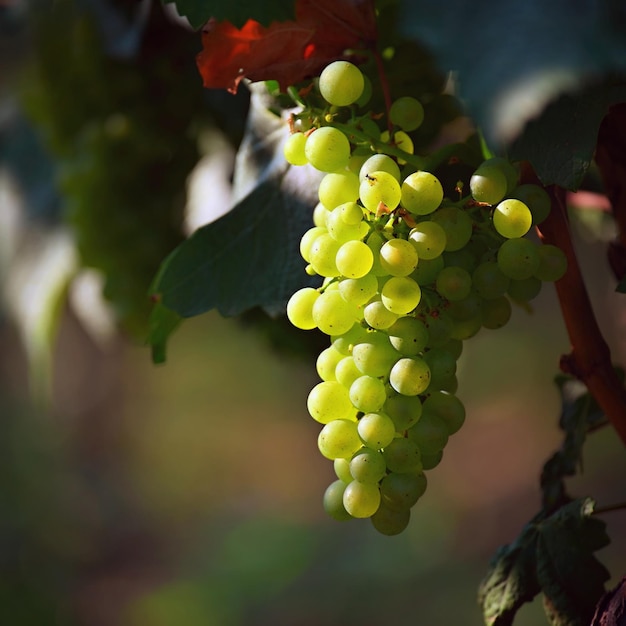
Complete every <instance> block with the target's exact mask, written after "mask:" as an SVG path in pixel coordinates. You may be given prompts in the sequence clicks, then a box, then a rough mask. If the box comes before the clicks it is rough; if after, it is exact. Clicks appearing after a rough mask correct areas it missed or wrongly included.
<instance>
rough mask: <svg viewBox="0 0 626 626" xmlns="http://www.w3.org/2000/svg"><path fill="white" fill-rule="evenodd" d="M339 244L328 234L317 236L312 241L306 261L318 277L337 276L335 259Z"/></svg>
mask: <svg viewBox="0 0 626 626" xmlns="http://www.w3.org/2000/svg"><path fill="white" fill-rule="evenodd" d="M340 246H341V244H340V243H339V242H338V241H337V240H336V239H334V238H333V237H331V236H330V235H329V234H328V233H324V234H321V235H319V236H318V237H316V238H315V239H314V240H313V243H312V244H311V247H310V249H309V251H308V257H309V258H308V259H305V261H306V260H308V261H309V263H310V264H311V266H312V267H313V269H314V270H315V273H316V274H319V275H320V276H327V277H331V278H332V277H333V276H339V270H338V269H337V264H336V262H335V259H336V258H337V252H339V247H340Z"/></svg>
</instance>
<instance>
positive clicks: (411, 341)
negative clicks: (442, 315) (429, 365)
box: [387, 317, 428, 356]
mask: <svg viewBox="0 0 626 626" xmlns="http://www.w3.org/2000/svg"><path fill="white" fill-rule="evenodd" d="M387 332H388V334H389V341H390V343H391V345H392V346H393V347H394V348H395V349H396V350H397V351H398V352H399V353H400V354H402V356H415V355H417V354H419V353H420V352H422V351H423V350H424V348H425V347H426V344H427V343H428V330H427V329H426V326H425V325H424V323H423V322H422V321H420V320H418V319H416V318H414V317H401V318H400V319H398V321H397V322H395V323H394V324H393V325H392V326H390V327H389V328H388V330H387Z"/></svg>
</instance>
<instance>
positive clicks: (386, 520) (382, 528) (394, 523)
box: [370, 502, 411, 537]
mask: <svg viewBox="0 0 626 626" xmlns="http://www.w3.org/2000/svg"><path fill="white" fill-rule="evenodd" d="M370 520H371V522H372V526H374V528H375V529H376V530H377V531H378V532H379V533H380V534H381V535H387V536H389V537H391V536H393V535H399V534H400V533H401V532H402V531H403V530H405V529H406V527H407V526H408V525H409V521H410V520H411V511H410V509H405V510H403V511H394V510H393V509H390V508H389V507H388V506H385V504H384V503H382V502H381V504H380V506H379V507H378V510H377V511H376V513H374V515H372V517H370Z"/></svg>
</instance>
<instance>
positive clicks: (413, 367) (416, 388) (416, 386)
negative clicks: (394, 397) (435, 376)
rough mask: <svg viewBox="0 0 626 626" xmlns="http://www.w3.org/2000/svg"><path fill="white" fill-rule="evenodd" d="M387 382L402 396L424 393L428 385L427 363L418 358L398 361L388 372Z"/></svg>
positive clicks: (404, 358) (405, 358)
mask: <svg viewBox="0 0 626 626" xmlns="http://www.w3.org/2000/svg"><path fill="white" fill-rule="evenodd" d="M389 382H390V383H391V386H392V387H393V388H394V389H395V390H396V391H397V392H398V393H400V394H402V395H403V396H417V395H418V394H420V393H424V391H426V389H428V385H430V368H429V367H428V363H426V361H424V359H422V358H420V357H418V356H414V357H403V358H401V359H398V361H396V363H394V366H393V367H392V368H391V371H390V372H389Z"/></svg>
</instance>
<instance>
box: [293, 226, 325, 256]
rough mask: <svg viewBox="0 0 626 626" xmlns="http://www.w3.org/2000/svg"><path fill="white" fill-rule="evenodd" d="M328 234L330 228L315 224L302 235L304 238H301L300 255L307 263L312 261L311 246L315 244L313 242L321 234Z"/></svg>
mask: <svg viewBox="0 0 626 626" xmlns="http://www.w3.org/2000/svg"><path fill="white" fill-rule="evenodd" d="M327 234H328V230H327V229H326V228H325V227H323V226H313V228H309V230H307V231H306V232H305V233H304V235H302V239H301V240H300V255H301V256H302V258H303V259H304V260H305V261H306V262H307V263H309V262H310V261H311V248H312V246H313V242H314V241H315V240H316V239H317V238H318V237H319V236H320V235H327Z"/></svg>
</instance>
